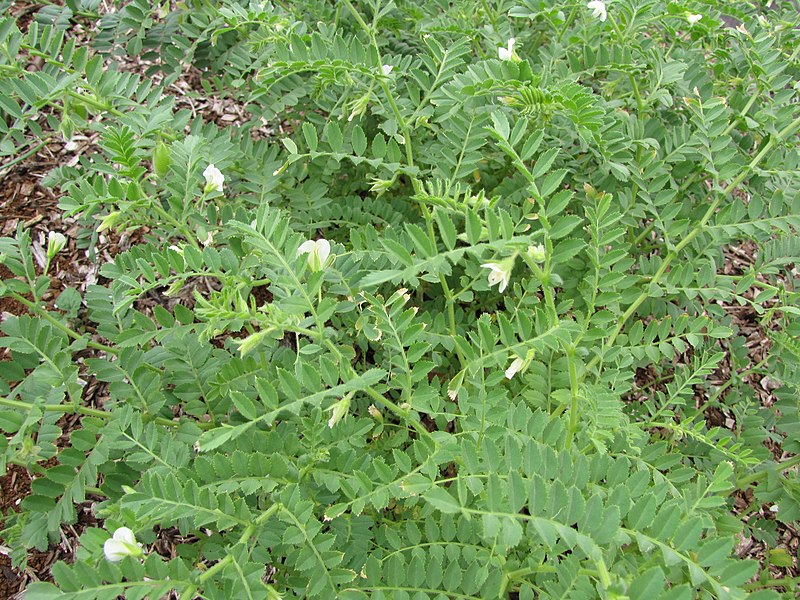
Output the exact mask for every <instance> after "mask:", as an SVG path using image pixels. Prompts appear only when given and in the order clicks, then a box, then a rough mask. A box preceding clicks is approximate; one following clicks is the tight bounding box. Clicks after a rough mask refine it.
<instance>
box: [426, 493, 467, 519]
mask: <svg viewBox="0 0 800 600" xmlns="http://www.w3.org/2000/svg"><path fill="white" fill-rule="evenodd" d="M422 497H423V498H425V500H426V501H427V502H428V503H429V504H430V505H431V506H433V507H434V508H435V509H436V510H439V511H441V512H443V513H445V514H454V513H457V512H459V511H460V510H461V507H460V506H459V504H458V500H456V499H455V498H454V497H453V496H452V495H451V494H450V493H449V492H448V491H447V490H446V489H444V488H442V487H439V486H433V487H431V488H430V489H428V490H426V491H425V492H424V493H423V494H422Z"/></svg>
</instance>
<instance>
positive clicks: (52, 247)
mask: <svg viewBox="0 0 800 600" xmlns="http://www.w3.org/2000/svg"><path fill="white" fill-rule="evenodd" d="M66 245H67V238H66V237H64V234H62V233H58V232H57V231H51V232H50V233H48V234H47V258H53V257H54V256H55V255H56V254H58V253H59V252H61V250H63V249H64V246H66Z"/></svg>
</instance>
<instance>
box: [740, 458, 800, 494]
mask: <svg viewBox="0 0 800 600" xmlns="http://www.w3.org/2000/svg"><path fill="white" fill-rule="evenodd" d="M798 464H800V454H795V455H794V456H793V457H792V458H790V459H789V460H785V461H783V462H782V463H777V464H775V465H774V466H771V467H769V468H768V469H764V470H762V471H758V472H756V473H751V474H750V475H745V476H744V477H740V478H739V479H737V480H736V489H737V490H742V489H745V488H746V487H747V486H749V485H750V484H751V483H755V482H757V481H761V480H762V479H764V478H765V477H766V476H767V475H769V474H770V473H774V472H776V471H778V472H780V471H785V470H787V469H791V468H792V467H794V466H797V465H798Z"/></svg>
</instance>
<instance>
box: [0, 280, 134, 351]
mask: <svg viewBox="0 0 800 600" xmlns="http://www.w3.org/2000/svg"><path fill="white" fill-rule="evenodd" d="M7 294H8V295H9V296H11V297H12V298H14V300H16V301H17V302H19V303H20V304H24V305H25V307H26V308H27V309H28V310H30V311H33V312H34V313H36V314H37V315H38V316H40V317H42V318H43V319H44V320H45V321H47V322H49V323H50V324H51V325H53V327H55V328H56V329H58V330H59V331H61V332H63V333H65V334H67V335H68V336H69V337H71V338H72V339H74V340H80V339H85V338H84V336H82V335H81V334H80V333H78V332H77V331H75V330H73V329H70V328H69V327H67V326H66V325H64V324H63V323H62V322H61V321H59V320H58V319H56V318H55V317H53V316H52V315H51V314H50V313H49V312H47V311H46V310H44V309H43V308H41V307H40V306H39V305H37V304H35V303H33V302H31V301H30V300H28V299H27V298H25V297H24V296H20V295H19V294H17V293H16V292H7ZM86 345H87V346H88V347H89V348H94V349H95V350H102V351H104V352H108V353H109V354H114V355H116V354H117V352H118V351H117V349H116V348H112V347H111V346H106V345H105V344H101V343H99V342H94V341H92V340H88V341H87V342H86Z"/></svg>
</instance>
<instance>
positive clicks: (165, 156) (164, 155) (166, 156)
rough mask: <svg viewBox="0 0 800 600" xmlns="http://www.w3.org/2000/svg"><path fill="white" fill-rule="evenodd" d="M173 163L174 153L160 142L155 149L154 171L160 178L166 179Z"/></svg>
mask: <svg viewBox="0 0 800 600" xmlns="http://www.w3.org/2000/svg"><path fill="white" fill-rule="evenodd" d="M171 163H172V153H171V152H170V151H169V146H167V145H166V144H165V143H164V142H158V143H157V144H156V147H155V148H154V149H153V170H154V171H155V173H156V175H158V176H159V177H164V176H165V175H166V174H167V173H169V166H170V164H171Z"/></svg>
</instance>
